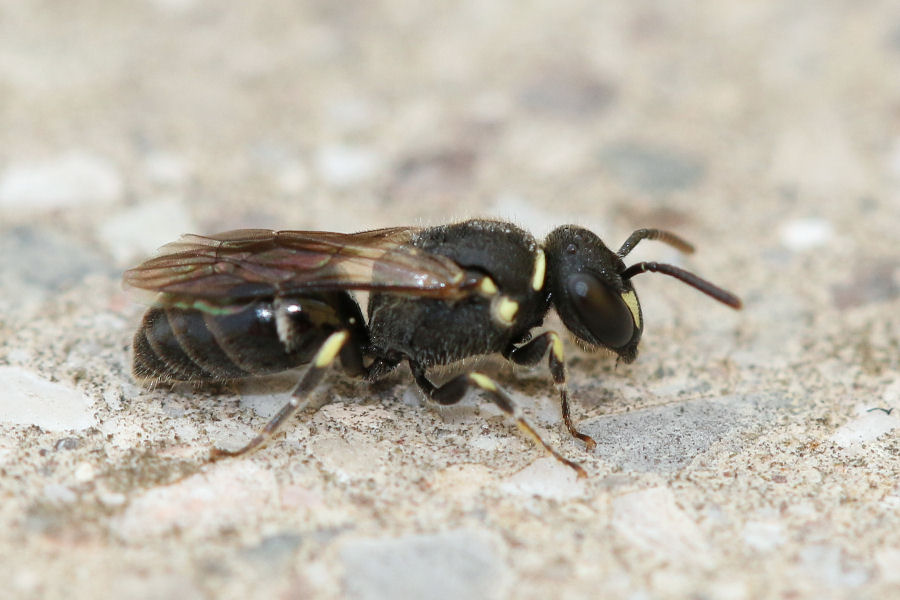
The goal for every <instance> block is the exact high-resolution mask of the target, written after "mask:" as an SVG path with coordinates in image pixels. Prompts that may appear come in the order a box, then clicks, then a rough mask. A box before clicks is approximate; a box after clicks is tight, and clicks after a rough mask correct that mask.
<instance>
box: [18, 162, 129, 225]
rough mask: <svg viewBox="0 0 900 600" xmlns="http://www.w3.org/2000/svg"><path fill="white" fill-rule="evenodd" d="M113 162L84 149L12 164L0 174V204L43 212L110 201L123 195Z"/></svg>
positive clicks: (31, 211)
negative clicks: (45, 158)
mask: <svg viewBox="0 0 900 600" xmlns="http://www.w3.org/2000/svg"><path fill="white" fill-rule="evenodd" d="M122 187H123V186H122V178H121V177H120V176H119V173H118V171H117V170H116V169H115V167H114V166H113V165H112V163H111V162H110V161H108V160H106V159H103V158H101V157H99V156H95V155H93V154H87V153H84V152H72V153H69V154H64V155H61V156H58V157H56V158H53V159H49V160H46V161H41V162H18V163H13V164H11V165H9V166H8V167H7V168H6V170H5V171H4V172H3V175H2V176H0V207H4V208H8V209H11V210H17V211H20V212H27V213H33V212H40V211H44V210H52V209H56V208H66V207H70V206H74V205H78V204H88V203H90V204H96V203H110V202H114V201H116V200H118V199H119V198H120V197H121V195H122Z"/></svg>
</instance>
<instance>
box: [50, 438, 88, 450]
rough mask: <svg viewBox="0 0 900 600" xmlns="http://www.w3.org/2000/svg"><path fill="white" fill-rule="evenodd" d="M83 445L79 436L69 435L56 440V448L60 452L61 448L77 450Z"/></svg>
mask: <svg viewBox="0 0 900 600" xmlns="http://www.w3.org/2000/svg"><path fill="white" fill-rule="evenodd" d="M80 445H81V440H79V439H78V438H73V437H67V438H63V439H61V440H59V441H58V442H56V445H55V446H54V449H55V450H56V451H57V452H59V451H60V450H75V449H76V448H78V447H79V446H80Z"/></svg>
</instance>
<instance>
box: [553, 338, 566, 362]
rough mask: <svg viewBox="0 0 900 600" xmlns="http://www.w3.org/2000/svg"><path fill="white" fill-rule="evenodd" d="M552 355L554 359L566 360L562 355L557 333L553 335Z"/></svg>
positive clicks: (560, 342) (560, 341)
mask: <svg viewBox="0 0 900 600" xmlns="http://www.w3.org/2000/svg"><path fill="white" fill-rule="evenodd" d="M553 356H555V357H556V360H558V361H559V362H565V360H566V357H565V356H564V355H563V345H562V340H561V339H559V336H558V335H554V336H553Z"/></svg>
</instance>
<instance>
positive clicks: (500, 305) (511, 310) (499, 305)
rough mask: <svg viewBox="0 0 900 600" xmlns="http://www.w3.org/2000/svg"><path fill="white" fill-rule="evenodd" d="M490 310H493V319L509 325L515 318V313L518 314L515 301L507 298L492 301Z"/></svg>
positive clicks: (517, 305) (501, 297)
mask: <svg viewBox="0 0 900 600" xmlns="http://www.w3.org/2000/svg"><path fill="white" fill-rule="evenodd" d="M491 308H492V309H493V314H494V318H496V319H497V320H498V321H500V322H501V323H504V324H506V325H509V324H511V323H512V322H513V319H515V318H516V313H517V312H519V303H518V302H516V301H515V300H510V298H509V296H500V297H499V298H497V300H495V301H494V303H493V305H492V306H491Z"/></svg>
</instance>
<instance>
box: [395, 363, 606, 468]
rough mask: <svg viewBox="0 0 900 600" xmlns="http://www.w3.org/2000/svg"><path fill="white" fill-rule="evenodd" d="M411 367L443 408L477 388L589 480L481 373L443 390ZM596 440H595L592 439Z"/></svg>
mask: <svg viewBox="0 0 900 600" xmlns="http://www.w3.org/2000/svg"><path fill="white" fill-rule="evenodd" d="M409 367H410V369H411V370H412V373H413V377H415V379H416V383H417V384H418V386H419V388H421V389H422V391H423V392H425V394H426V395H427V396H428V397H429V398H430V399H431V400H434V401H435V402H437V403H438V404H440V405H442V406H448V405H451V404H456V403H457V402H459V401H460V400H462V397H463V396H464V395H465V393H466V390H468V389H469V386H475V387H476V388H478V389H480V390H482V391H484V392H487V394H488V397H489V398H490V399H491V401H493V403H494V404H496V405H497V406H498V407H499V408H500V410H502V411H503V412H504V413H506V414H507V415H509V416H510V417H512V418H513V419H514V420H515V421H516V425H518V426H519V428H520V429H522V430H523V431H524V432H525V433H527V434H528V435H530V436H531V437H532V438H533V439H534V441H536V442H537V443H538V444H540V445H541V446H543V447H544V449H545V450H547V452H549V453H550V454H551V455H552V456H553V458H555V459H556V460H558V461H559V462H561V463H563V464H564V465H566V466H567V467H570V468H572V469H574V470H575V473H577V475H578V477H579V478H580V477H587V473H586V472H585V470H584V469H583V468H582V466H581V465H579V464H578V463H576V462H573V461H571V460H569V459H567V458H565V457H563V456H562V455H561V454H560V453H559V452H557V451H556V450H554V449H553V447H551V446H550V445H549V444H547V442H545V441H544V440H543V439H542V438H541V436H540V435H539V434H538V432H537V431H536V430H535V429H534V427H532V426H531V425H530V424H529V423H528V421H526V420H525V417H524V416H523V415H522V411H521V409H519V407H518V406H516V404H515V402H513V399H512V398H510V397H509V395H507V393H506V392H504V391H503V390H502V389H501V388H500V386H498V385H497V383H496V382H495V381H494V380H493V379H491V378H490V377H488V376H487V375H485V374H484V373H478V372H477V371H475V372H472V373H466V374H463V375H459V376H457V377H454V378H453V379H451V380H450V381H448V382H447V383H445V384H443V385H441V386H440V387H438V386H436V385H434V384H433V383H432V382H431V381H430V380H429V379H428V377H426V376H425V369H424V368H423V367H422V366H421V365H419V364H416V363H414V362H412V361H410V363H409ZM592 441H593V440H592Z"/></svg>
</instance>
